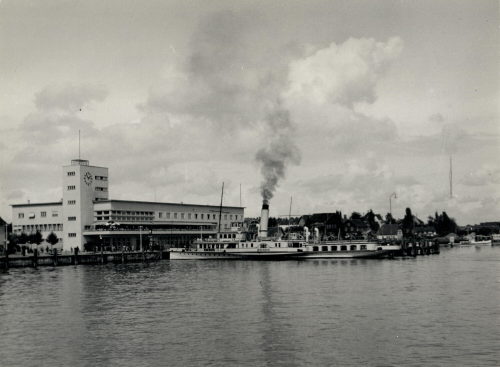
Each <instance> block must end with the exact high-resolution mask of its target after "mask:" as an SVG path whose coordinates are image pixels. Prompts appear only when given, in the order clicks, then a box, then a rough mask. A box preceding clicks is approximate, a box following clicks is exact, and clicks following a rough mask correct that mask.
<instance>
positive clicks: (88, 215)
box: [12, 159, 244, 251]
mask: <svg viewBox="0 0 500 367" xmlns="http://www.w3.org/2000/svg"><path fill="white" fill-rule="evenodd" d="M108 182H109V180H108V169H107V168H105V167H97V166H91V165H90V164H89V162H88V161H87V160H82V159H75V160H72V161H71V164H70V165H67V166H64V167H63V176H62V197H63V199H62V201H60V202H52V203H29V202H28V203H26V204H13V205H12V224H13V232H14V233H16V234H18V235H19V234H21V233H23V232H24V233H26V234H30V233H34V232H36V231H40V232H41V233H42V236H43V237H44V238H47V236H48V235H49V234H50V233H51V232H54V233H55V234H56V235H57V236H58V238H59V243H58V244H57V247H59V248H62V249H63V250H66V251H70V250H71V249H74V248H76V247H78V248H80V249H81V250H82V249H86V248H87V249H89V248H91V247H94V246H96V245H97V246H101V245H103V246H105V247H106V248H108V249H111V248H113V249H117V248H123V247H126V248H128V249H139V248H140V246H141V244H142V243H143V242H145V243H146V242H147V243H149V242H152V243H153V244H156V245H162V246H173V245H175V246H179V245H186V244H188V243H190V242H191V241H192V240H194V239H195V238H199V237H208V236H214V235H215V234H216V233H217V232H218V231H219V227H220V230H221V231H231V230H234V229H235V228H238V227H241V226H242V223H243V219H244V208H242V207H230V206H224V207H222V208H221V207H220V206H213V205H198V204H183V203H161V202H146V201H129V200H110V199H109V197H108V195H109V191H108V188H109V186H108ZM143 237H144V238H143ZM44 245H45V244H44Z"/></svg>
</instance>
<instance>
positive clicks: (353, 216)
mask: <svg viewBox="0 0 500 367" xmlns="http://www.w3.org/2000/svg"><path fill="white" fill-rule="evenodd" d="M351 219H361V214H359V213H358V212H352V214H351Z"/></svg>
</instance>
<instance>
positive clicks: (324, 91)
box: [284, 37, 403, 107]
mask: <svg viewBox="0 0 500 367" xmlns="http://www.w3.org/2000/svg"><path fill="white" fill-rule="evenodd" d="M402 46H403V42H402V40H401V39H400V38H398V37H394V38H390V39H389V40H388V41H387V42H376V41H375V40H374V39H371V38H370V39H366V38H361V39H355V38H350V39H348V40H347V41H345V42H344V43H342V44H340V45H337V44H336V43H332V44H330V46H329V47H327V48H323V49H319V50H317V51H316V52H314V53H313V54H312V55H310V56H307V57H305V58H302V59H299V60H295V61H293V62H292V63H291V64H290V72H289V76H288V78H289V83H290V86H289V88H288V90H287V91H286V92H285V95H284V97H285V99H289V100H291V101H293V103H298V102H301V103H304V102H307V103H311V104H318V105H323V104H329V103H336V104H341V105H344V106H347V107H353V106H354V104H355V103H358V102H368V103H371V102H373V101H374V100H375V98H376V89H375V87H376V85H377V82H378V81H379V79H380V78H381V76H382V75H383V74H384V72H385V71H386V70H387V69H388V67H389V66H390V64H391V62H392V61H393V60H394V59H396V58H397V57H398V56H399V54H400V53H401V50H402Z"/></svg>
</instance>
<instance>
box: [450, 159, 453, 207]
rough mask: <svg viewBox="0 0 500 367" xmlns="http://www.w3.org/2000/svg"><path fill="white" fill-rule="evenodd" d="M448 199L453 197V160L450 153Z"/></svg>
mask: <svg viewBox="0 0 500 367" xmlns="http://www.w3.org/2000/svg"><path fill="white" fill-rule="evenodd" d="M450 199H453V160H452V158H451V155H450Z"/></svg>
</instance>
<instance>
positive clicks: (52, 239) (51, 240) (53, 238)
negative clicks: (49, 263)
mask: <svg viewBox="0 0 500 367" xmlns="http://www.w3.org/2000/svg"><path fill="white" fill-rule="evenodd" d="M45 241H47V242H48V243H50V245H51V246H54V245H55V244H56V243H58V242H59V238H57V235H56V234H55V233H54V232H50V234H49V235H48V236H47V238H46V239H45Z"/></svg>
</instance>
